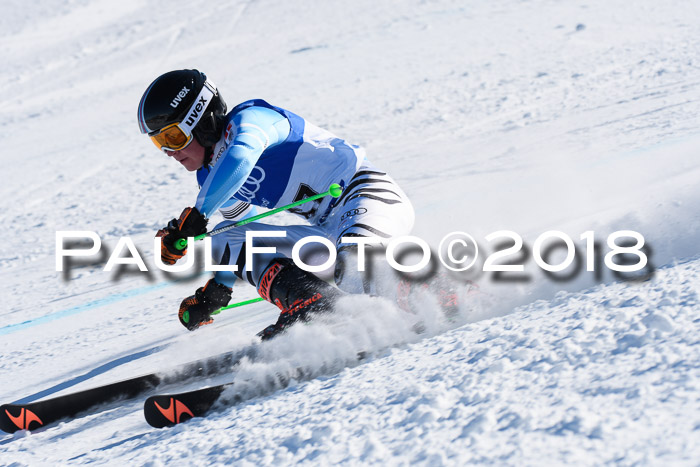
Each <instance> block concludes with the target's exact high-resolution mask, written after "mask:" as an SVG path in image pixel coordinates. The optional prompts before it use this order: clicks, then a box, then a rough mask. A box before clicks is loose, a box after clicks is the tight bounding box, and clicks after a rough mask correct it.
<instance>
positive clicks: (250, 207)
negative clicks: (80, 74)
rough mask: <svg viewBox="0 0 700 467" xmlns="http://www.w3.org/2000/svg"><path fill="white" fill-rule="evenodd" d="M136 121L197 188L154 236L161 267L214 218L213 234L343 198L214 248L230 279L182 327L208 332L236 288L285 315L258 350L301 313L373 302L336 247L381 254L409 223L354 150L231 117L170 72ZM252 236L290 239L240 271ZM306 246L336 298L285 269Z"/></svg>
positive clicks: (197, 78)
mask: <svg viewBox="0 0 700 467" xmlns="http://www.w3.org/2000/svg"><path fill="white" fill-rule="evenodd" d="M138 121H139V127H140V129H141V133H144V134H147V135H148V136H149V137H150V138H151V140H152V141H153V143H154V144H155V145H156V146H157V147H158V148H159V149H161V150H163V152H165V154H166V155H168V156H169V157H172V158H174V159H175V160H176V161H178V162H179V163H180V164H182V165H183V166H184V167H185V169H187V170H188V171H190V172H194V171H196V174H197V181H198V184H199V187H200V188H199V194H198V196H197V199H196V202H195V205H194V206H193V207H188V208H185V209H184V210H183V211H182V213H181V214H180V217H179V218H178V219H173V220H172V221H170V222H169V223H168V225H167V226H166V227H165V228H163V229H161V230H159V231H158V233H157V236H158V237H161V240H162V248H161V258H162V261H163V262H164V263H167V264H175V262H176V261H177V260H178V259H180V258H182V257H183V256H184V255H185V254H186V251H187V250H186V249H184V250H178V249H177V248H176V247H175V243H176V242H177V241H178V240H179V239H181V238H187V237H192V236H196V235H200V234H203V233H205V232H207V227H208V226H207V224H208V219H209V218H210V217H211V216H212V215H213V214H214V213H215V212H216V210H217V209H218V210H219V211H220V212H221V214H222V215H223V217H224V219H225V220H224V221H223V222H222V223H220V224H219V225H217V226H216V228H219V227H223V226H225V225H230V224H231V223H234V222H237V221H240V220H242V219H245V218H247V217H250V216H253V215H255V214H256V208H255V207H256V206H260V207H263V208H270V209H272V208H275V207H279V206H283V205H286V204H289V203H292V202H295V201H298V200H302V199H304V198H307V197H310V196H313V195H315V194H317V193H321V192H325V191H326V190H327V189H328V187H329V186H330V185H331V184H332V183H338V184H340V185H341V187H342V188H343V193H342V195H341V196H340V197H339V198H331V197H329V196H326V197H323V198H320V199H318V200H315V201H313V202H309V203H306V204H304V205H302V206H299V207H298V208H293V209H290V212H293V213H294V214H296V215H297V216H299V217H300V218H302V219H304V221H306V222H307V224H306V225H304V224H300V225H290V226H277V225H268V224H263V223H258V222H253V223H250V224H247V225H245V226H241V227H239V228H235V229H232V230H229V231H227V232H224V233H221V234H219V235H215V236H213V237H212V252H213V256H214V258H213V261H214V262H215V263H216V264H219V265H233V264H235V265H237V266H238V270H237V272H235V273H232V272H228V271H219V272H216V274H215V275H214V277H213V278H212V279H210V280H209V281H208V282H207V283H206V285H204V286H203V287H201V288H199V289H197V291H196V292H195V294H194V295H192V296H190V297H187V298H185V299H184V300H183V302H182V304H181V305H180V309H179V313H178V316H179V318H180V322H181V323H182V324H183V325H184V326H186V327H187V328H188V329H190V330H194V329H197V328H198V327H200V326H201V325H204V324H208V323H211V322H212V318H211V313H212V312H213V311H215V310H217V309H218V308H220V307H222V306H226V305H227V304H228V302H229V301H230V299H231V287H232V286H233V283H234V281H235V280H236V278H238V279H242V280H247V281H248V282H250V284H252V285H253V286H254V287H256V288H257V291H258V293H259V294H260V296H261V297H263V298H264V299H265V300H267V301H268V302H270V303H273V304H274V305H276V306H277V307H279V308H280V310H281V313H280V316H279V319H278V320H277V322H276V323H275V324H273V325H270V326H268V327H267V328H266V329H264V330H263V331H261V333H260V336H261V337H262V338H263V339H268V338H271V337H273V336H275V335H276V334H278V333H279V332H281V331H283V330H284V329H285V328H287V327H288V326H289V325H291V324H292V323H294V322H295V321H297V320H298V319H300V318H301V319H306V318H308V316H309V313H316V312H323V311H327V310H331V309H332V308H333V305H334V303H335V302H336V301H337V299H338V298H339V297H341V296H342V295H344V294H345V293H370V292H372V290H371V289H372V287H373V285H372V284H371V283H369V281H368V280H367V277H366V276H365V275H364V274H363V273H360V272H358V271H357V269H358V268H357V262H356V259H355V255H356V254H357V245H356V244H355V243H347V242H343V241H342V238H343V237H378V238H380V239H381V244H380V246H382V245H383V246H385V245H386V243H387V242H388V241H389V240H390V239H391V238H393V237H396V236H401V235H406V234H408V233H409V232H410V231H411V229H412V227H413V223H414V218H415V215H414V211H413V207H412V205H411V203H410V201H409V200H408V198H407V196H406V194H405V193H404V192H403V190H402V189H401V188H400V187H399V186H398V185H397V184H396V182H395V181H394V180H393V179H392V178H391V177H390V176H389V175H388V174H387V173H386V172H384V171H383V170H381V169H379V168H377V167H375V166H374V165H372V164H371V163H370V162H369V161H368V160H367V159H366V158H365V152H364V150H363V149H362V148H360V147H359V146H355V145H353V144H350V143H348V142H346V141H345V140H342V139H340V138H338V137H336V136H335V135H333V134H332V133H330V132H328V131H326V130H323V129H321V128H319V127H317V126H315V125H313V124H311V123H309V122H308V121H306V120H305V119H303V118H302V117H299V116H298V115H296V114H294V113H292V112H290V111H288V110H285V109H282V108H280V107H276V106H274V105H271V104H268V103H267V102H265V101H264V100H261V99H254V100H249V101H246V102H243V103H241V104H239V105H237V106H235V107H234V108H233V109H232V110H231V111H230V112H228V113H227V107H226V103H225V102H224V100H223V98H222V97H221V95H220V94H219V91H218V89H217V88H216V86H215V85H214V84H213V83H212V82H211V81H209V80H208V79H207V77H206V75H205V74H204V73H202V72H200V71H197V70H176V71H171V72H168V73H165V74H163V75H161V76H159V77H158V78H156V80H155V81H153V83H151V85H150V86H149V87H148V88H147V90H146V92H145V93H144V95H143V97H142V98H141V101H140V103H139V107H138ZM248 230H254V231H261V230H262V231H270V232H273V231H274V232H280V231H285V232H286V234H285V235H286V236H285V237H282V238H275V239H274V241H273V240H271V239H265V241H264V242H262V241H261V242H259V243H260V244H262V245H265V246H270V245H274V246H275V247H276V249H277V252H276V253H263V254H256V255H255V258H257V260H256V261H255V262H254V263H253V264H252V265H248V264H246V246H247V247H248V248H250V247H251V245H246V242H245V238H246V231H248ZM280 235H281V234H280ZM312 235H315V236H322V237H325V238H327V239H329V240H330V241H332V242H333V244H334V245H335V248H336V251H337V261H336V266H335V274H334V279H335V284H336V285H337V287H338V288H336V287H333V286H332V285H330V284H328V283H326V282H325V281H323V280H321V279H319V278H318V277H316V276H315V275H314V274H311V273H309V272H306V271H304V270H302V269H301V268H299V267H298V266H297V265H295V264H294V262H293V261H292V260H291V259H290V257H291V251H292V247H293V245H294V244H295V243H296V242H297V241H298V240H300V239H302V238H304V237H307V236H312ZM256 246H258V245H256ZM185 312H187V313H185Z"/></svg>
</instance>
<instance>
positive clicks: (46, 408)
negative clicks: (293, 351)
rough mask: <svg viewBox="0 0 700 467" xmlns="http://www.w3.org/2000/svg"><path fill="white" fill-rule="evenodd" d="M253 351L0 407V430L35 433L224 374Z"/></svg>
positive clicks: (253, 346)
mask: <svg viewBox="0 0 700 467" xmlns="http://www.w3.org/2000/svg"><path fill="white" fill-rule="evenodd" d="M256 350H257V347H256V346H255V345H252V346H250V347H247V348H245V349H243V350H240V351H235V352H226V353H223V354H221V355H217V356H214V357H210V358H206V359H203V360H199V361H195V362H190V363H185V364H183V365H182V366H180V367H177V368H176V369H174V370H172V371H169V372H163V373H162V374H160V373H150V374H146V375H141V376H137V377H135V378H130V379H126V380H123V381H118V382H116V383H110V384H106V385H104V386H98V387H96V388H91V389H86V390H84V391H79V392H74V393H70V394H66V395H63V396H58V397H54V398H51V399H46V400H42V401H38V402H30V403H27V404H3V405H2V406H0V429H2V430H3V431H6V432H8V433H14V432H15V431H17V430H33V429H37V428H40V427H43V426H46V425H48V424H50V423H53V422H55V421H57V420H60V419H62V418H67V417H73V416H75V415H77V414H79V413H81V412H86V411H88V410H90V409H93V408H95V407H97V406H100V405H103V404H106V403H109V402H114V401H116V400H123V399H131V398H134V397H137V396H139V395H141V394H143V393H145V392H148V391H150V390H152V389H154V388H156V387H157V386H160V385H167V384H173V383H178V382H184V381H187V380H189V379H193V378H198V377H206V376H213V375H216V374H220V373H223V372H227V371H230V370H231V367H233V366H234V365H236V363H238V362H239V361H240V360H241V359H242V358H244V357H254V355H255V353H256Z"/></svg>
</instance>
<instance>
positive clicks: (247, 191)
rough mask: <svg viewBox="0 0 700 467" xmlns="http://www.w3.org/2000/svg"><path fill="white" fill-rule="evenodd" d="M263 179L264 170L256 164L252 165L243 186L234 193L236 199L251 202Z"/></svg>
mask: <svg viewBox="0 0 700 467" xmlns="http://www.w3.org/2000/svg"><path fill="white" fill-rule="evenodd" d="M263 180H265V170H263V169H262V168H261V167H258V166H257V165H256V166H255V167H253V171H252V172H251V173H250V175H249V176H248V178H247V179H246V181H245V183H244V184H243V186H242V187H241V188H240V190H238V192H237V193H236V196H237V197H238V199H240V200H242V201H245V202H247V203H252V202H253V199H254V198H255V194H256V193H257V192H258V191H259V190H260V185H261V184H262V182H263Z"/></svg>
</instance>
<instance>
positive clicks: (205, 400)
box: [143, 383, 233, 428]
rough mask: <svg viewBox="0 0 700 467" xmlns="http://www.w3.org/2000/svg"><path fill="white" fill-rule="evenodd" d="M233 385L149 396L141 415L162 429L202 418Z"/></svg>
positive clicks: (153, 425) (149, 422)
mask: <svg viewBox="0 0 700 467" xmlns="http://www.w3.org/2000/svg"><path fill="white" fill-rule="evenodd" d="M232 385H233V383H226V384H220V385H218V386H210V387H207V388H202V389H197V390H194V391H187V392H181V393H179V394H162V395H157V396H151V397H149V398H148V399H146V402H144V404H143V414H144V416H145V417H146V421H147V422H148V424H149V425H151V426H152V427H155V428H164V427H166V426H173V425H176V424H178V423H182V422H184V421H187V420H189V419H190V418H193V417H202V416H204V415H205V414H206V413H207V412H208V411H209V409H211V407H212V406H213V405H214V403H216V401H217V400H219V396H221V393H223V392H224V390H226V388H228V387H230V386H232Z"/></svg>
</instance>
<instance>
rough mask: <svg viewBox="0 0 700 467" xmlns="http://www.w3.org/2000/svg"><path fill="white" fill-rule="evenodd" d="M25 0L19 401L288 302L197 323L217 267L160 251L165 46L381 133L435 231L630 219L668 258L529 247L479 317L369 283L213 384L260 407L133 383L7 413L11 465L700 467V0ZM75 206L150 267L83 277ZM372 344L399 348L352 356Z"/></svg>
mask: <svg viewBox="0 0 700 467" xmlns="http://www.w3.org/2000/svg"><path fill="white" fill-rule="evenodd" d="M6 3H7V5H6V6H5V8H4V9H3V15H2V16H1V17H0V40H1V41H2V44H3V50H4V54H3V59H4V67H3V68H2V70H0V78H2V82H3V83H4V84H3V86H2V88H0V101H1V102H2V106H0V144H1V147H2V148H3V151H2V153H1V155H0V158H1V160H2V161H3V183H2V184H1V185H0V198H1V199H3V200H4V203H3V209H2V210H1V211H0V223H1V224H2V225H4V226H6V228H7V229H8V231H9V232H11V235H6V236H5V237H6V238H5V241H4V243H3V246H2V250H0V283H2V284H3V285H2V291H3V299H4V305H5V307H4V308H3V310H2V311H0V316H1V317H2V318H3V324H2V326H3V328H1V329H2V330H0V343H2V345H1V346H0V357H1V358H0V382H1V383H2V384H1V385H0V387H1V391H0V392H1V394H0V396H2V400H1V401H0V402H3V403H5V402H11V401H15V400H19V399H23V398H26V397H28V396H31V395H34V396H37V397H38V396H47V395H55V394H60V393H61V392H62V391H73V390H76V389H82V388H87V387H91V386H93V385H96V384H100V383H106V382H110V381H115V380H118V379H122V378H126V377H130V376H134V375H136V374H141V373H145V372H150V371H154V370H159V369H160V370H162V369H164V368H169V367H172V366H174V365H176V364H177V363H182V362H186V361H191V360H196V359H199V358H203V357H206V356H208V355H214V354H216V353H219V352H223V351H227V350H230V349H236V348H242V347H244V346H245V345H248V344H250V343H251V342H253V341H254V334H255V332H257V331H259V330H260V329H262V328H263V327H264V326H265V325H267V324H269V323H271V322H273V321H274V320H275V318H276V315H277V312H276V309H274V308H273V307H271V306H269V305H266V304H257V305H251V306H248V307H246V308H245V309H237V310H232V311H231V312H230V313H222V314H221V315H219V316H218V317H217V318H216V322H215V324H214V325H213V326H209V327H207V328H204V329H202V330H200V331H198V332H196V333H186V332H184V331H183V329H182V327H181V326H180V325H179V323H178V322H177V320H176V317H175V313H176V309H177V306H178V304H179V303H180V301H181V299H182V298H183V297H185V296H187V295H190V294H191V293H192V292H193V291H194V290H195V289H196V288H197V287H199V286H200V285H201V284H202V283H203V282H204V280H205V278H203V277H202V276H198V275H195V276H194V277H190V278H182V280H181V281H177V282H173V281H170V280H169V278H167V277H166V276H165V275H163V274H162V273H160V272H159V271H156V270H155V268H154V266H153V261H152V259H150V258H152V254H153V252H152V236H153V234H154V231H155V230H157V229H158V228H159V227H161V226H162V225H164V224H165V223H166V222H167V221H168V220H169V219H170V218H172V217H173V216H176V215H177V214H179V212H180V211H181V209H182V208H183V207H184V206H189V205H191V204H193V201H194V198H195V196H196V183H195V181H194V179H193V177H192V175H191V174H188V173H186V172H185V171H184V170H182V169H181V168H180V167H178V165H177V164H176V163H174V162H173V161H171V160H168V158H166V157H164V156H162V155H159V154H158V152H157V151H155V150H154V148H153V147H152V145H151V144H150V142H148V141H147V139H145V138H144V137H142V136H141V135H139V134H138V130H137V125H136V122H135V113H136V106H137V104H138V100H139V98H140V96H141V93H142V92H143V90H144V89H145V86H146V85H147V84H148V83H149V82H150V81H151V80H152V79H154V78H155V77H156V76H157V75H159V74H160V73H162V72H164V71H166V70H169V69H174V68H181V67H197V68H199V69H201V70H204V71H206V72H207V73H208V74H209V76H210V78H211V79H212V80H214V82H216V83H217V85H218V86H219V87H220V89H221V91H222V93H223V95H224V97H225V99H226V101H227V103H228V104H229V107H232V106H233V105H235V104H236V103H238V102H240V101H243V100H246V99H249V98H256V97H260V98H264V99H266V100H268V101H269V102H272V103H274V104H277V105H280V106H282V107H286V108H289V109H290V110H292V111H294V112H298V113H300V114H302V115H304V116H305V117H307V118H308V119H309V120H311V121H313V122H315V123H317V124H319V125H320V126H323V127H326V128H328V129H329V130H331V131H333V132H335V133H337V134H338V135H339V136H340V137H343V138H347V139H348V140H350V141H351V142H353V143H357V144H361V145H363V146H364V147H366V149H367V152H368V157H369V158H370V160H372V161H373V162H374V163H375V164H377V165H378V166H379V167H382V168H385V169H387V170H389V171H390V172H391V174H392V175H393V176H394V177H395V178H396V179H397V180H398V181H399V182H400V183H401V185H402V186H403V187H404V189H405V190H406V192H407V193H408V194H409V196H410V197H411V199H412V201H413V203H414V206H415V207H416V211H417V224H416V229H415V234H416V235H418V236H421V237H422V238H425V239H427V240H429V241H430V242H431V244H433V245H437V244H438V242H439V240H440V238H441V237H442V236H443V235H444V234H446V233H448V232H450V231H453V230H465V231H468V232H470V233H471V234H473V235H474V236H476V237H477V238H483V237H484V236H485V235H486V234H488V233H490V232H493V231H495V230H501V229H510V230H515V231H516V232H518V233H520V234H521V235H522V236H523V238H524V239H525V241H526V243H528V244H530V245H531V244H532V242H533V241H534V239H535V238H536V237H537V235H539V234H541V233H542V232H544V231H547V230H553V229H556V230H563V231H565V232H567V233H569V234H570V235H571V236H572V238H574V240H577V239H578V237H579V235H580V234H581V233H582V232H584V231H587V230H595V231H596V234H597V235H598V239H604V237H605V235H607V234H608V233H609V232H612V231H614V230H619V229H633V230H638V231H640V232H642V233H643V234H644V236H645V238H646V240H647V242H648V244H649V245H650V246H651V247H652V249H653V254H652V257H651V258H652V262H653V264H654V265H655V266H656V267H661V269H659V270H658V271H657V272H656V274H655V275H654V276H653V277H652V279H651V280H649V281H646V282H614V281H615V280H617V278H616V277H614V276H613V275H612V274H610V272H609V271H607V272H604V273H603V274H602V277H600V278H599V279H596V278H595V277H594V275H593V274H590V273H585V272H584V273H582V274H579V275H578V276H577V278H576V279H575V280H571V281H568V282H562V283H559V282H552V281H551V280H548V279H546V278H544V277H543V276H542V275H541V274H537V273H536V271H535V268H534V265H533V264H532V261H530V262H529V263H528V264H527V265H526V273H527V274H530V275H531V276H532V278H533V280H532V281H530V282H527V283H516V284H514V283H507V284H500V285H499V284H496V283H493V282H492V281H490V280H489V279H488V277H477V278H476V279H478V281H479V285H480V286H481V288H482V290H483V291H484V292H485V293H484V296H485V297H490V299H485V300H484V301H483V303H481V302H479V303H477V302H470V304H469V305H468V306H465V307H464V309H463V310H462V311H463V314H462V316H460V319H459V320H458V321H457V322H452V323H444V322H442V321H441V319H440V317H439V315H437V314H436V313H435V307H434V304H433V302H431V299H430V298H429V297H426V298H425V302H424V303H423V305H424V307H423V308H424V310H423V311H422V313H421V316H420V319H422V320H424V321H425V322H426V323H427V324H428V330H427V333H426V334H425V335H423V336H415V335H413V334H412V333H411V332H410V330H409V329H410V324H411V323H410V322H408V321H406V320H405V319H404V318H406V317H405V316H404V317H403V318H401V317H400V316H401V315H400V314H397V312H396V310H395V308H393V307H391V306H390V305H388V304H386V303H383V302H381V301H379V302H377V301H373V300H372V299H368V298H363V297H359V298H356V299H355V301H349V302H348V303H346V305H345V306H346V307H347V308H346V310H345V313H344V315H347V316H349V317H354V319H355V320H356V321H355V322H354V324H353V321H352V320H350V321H349V322H345V323H342V324H341V325H338V324H336V325H330V324H323V323H316V324H315V325H312V326H308V327H302V328H299V329H295V330H294V331H293V332H291V333H290V334H289V335H288V336H284V337H283V338H281V339H280V340H279V341H278V342H274V343H270V345H266V346H265V347H264V349H265V352H264V358H263V359H262V360H261V361H258V362H244V363H243V364H242V365H241V366H240V368H239V371H238V372H237V373H236V374H235V375H228V376H221V377H218V378H213V379H211V380H207V383H212V384H214V383H220V382H222V381H227V380H235V381H236V384H235V385H234V391H233V392H235V393H236V395H243V396H244V398H245V399H246V401H245V402H243V403H241V404H239V405H238V406H235V407H220V408H219V410H217V411H216V412H214V413H213V414H212V415H211V417H208V418H206V419H201V420H193V421H191V422H189V423H186V424H184V425H181V426H178V427H175V428H172V429H166V430H162V431H156V430H152V429H150V427H148V425H146V423H145V422H144V421H143V417H142V414H141V407H142V400H135V401H130V402H127V403H125V404H123V405H121V406H115V405H111V406H108V408H107V410H106V411H104V412H100V413H95V414H91V415H88V416H86V417H84V418H79V419H75V420H72V421H66V422H63V423H60V424H58V425H56V426H52V427H48V428H46V429H42V430H38V431H36V432H32V433H28V432H19V433H16V434H15V435H3V436H2V437H0V464H3V465H16V466H20V465H63V464H87V463H93V464H113V465H126V464H142V465H153V466H156V465H164V464H180V463H187V464H191V465H211V464H224V463H232V462H235V463H240V464H242V465H246V464H247V465H253V464H255V465H260V464H264V465H268V464H295V463H302V464H304V463H306V464H314V465H315V464H320V465H329V464H335V463H345V464H390V465H396V464H400V465H403V464H409V463H411V464H413V463H417V464H423V465H440V464H448V465H463V464H466V463H469V464H485V463H495V464H512V465H523V464H525V465H535V464H536V465H541V464H542V463H547V464H551V463H554V464H588V465H590V464H601V463H615V464H623V465H638V464H657V465H658V464H662V463H670V464H672V465H698V461H697V459H700V448H698V446H700V442H699V441H700V396H699V395H698V394H699V388H698V385H699V384H700V383H699V382H698V381H700V379H699V376H700V375H699V374H698V373H699V370H698V368H699V367H700V359H699V358H698V337H697V336H698V335H700V333H699V331H700V329H699V328H700V325H699V324H700V319H699V318H698V309H699V306H698V293H699V289H700V259H698V256H697V255H698V254H699V253H700V251H698V239H699V238H700V216H699V215H698V213H699V212H700V190H699V189H698V186H700V184H698V180H700V164H699V162H698V161H699V159H698V157H697V148H698V147H699V145H700V133H699V130H698V119H697V115H698V114H699V113H700V62H699V61H698V56H700V39H699V38H698V37H699V36H698V35H697V34H696V32H697V31H696V29H697V28H696V27H695V23H694V22H693V20H692V18H696V17H698V16H699V15H700V4H698V3H697V2H695V1H692V0H681V1H679V2H675V3H674V5H673V7H669V5H667V4H664V3H658V2H652V1H649V0H644V1H641V2H636V3H635V5H634V7H631V6H630V4H629V3H628V2H622V1H618V0H616V1H605V2H603V1H600V0H595V1H592V2H586V3H580V2H573V3H572V2H564V3H562V2H555V1H546V0H543V1H536V2H516V1H514V0H500V1H478V2H469V3H468V4H465V3H464V2H459V1H457V0H435V1H419V0H410V1H403V2H398V1H390V2H379V3H378V2H370V1H367V0H361V1H358V2H337V1H328V2H321V1H319V0H314V1H311V2H306V3H305V4H304V6H303V7H300V6H299V5H298V4H295V3H293V2H287V3H285V2H281V1H279V0H268V1H262V2H252V1H242V0H240V1H234V2H228V3H226V4H214V5H213V4H211V2H204V1H201V0H194V1H188V2H184V1H180V0H175V1H172V2H169V3H168V8H167V9H164V8H163V5H157V4H144V3H143V2H137V1H135V0H126V1H121V2H119V4H118V5H117V4H115V3H114V2H109V1H107V0H98V1H87V0H74V1H67V0H66V1H63V0H51V1H49V0H38V1H35V2H31V3H29V4H27V3H26V2H19V1H16V0H10V1H8V2H6ZM286 219H289V218H286ZM284 220H285V218H279V219H273V220H272V222H275V223H281V222H284ZM214 222H216V221H214ZM56 230H94V231H96V232H98V233H99V234H100V236H101V238H102V241H103V244H104V246H105V248H106V249H107V250H110V249H111V248H112V247H113V246H114V245H115V244H116V241H117V239H118V237H120V236H123V235H128V236H130V237H132V239H133V240H134V241H135V243H136V245H137V246H138V248H139V250H140V251H141V253H142V255H143V256H144V258H145V259H146V263H147V264H148V266H149V269H150V270H151V271H153V272H152V273H151V274H149V275H147V276H146V275H143V274H135V273H133V271H124V272H122V273H121V274H118V273H107V272H103V271H102V265H103V263H102V264H100V263H99V262H95V263H94V264H82V265H80V266H79V267H75V268H72V269H71V271H70V274H69V275H62V274H60V273H58V272H56V271H55V270H54V269H55V258H54V244H55V231H56ZM103 261H104V258H103ZM599 282H603V284H599ZM253 296H255V292H254V291H253V290H252V289H251V288H250V287H247V286H245V285H242V284H241V285H237V286H236V288H235V289H234V300H243V299H246V298H251V297H253ZM496 298H497V299H496ZM86 304H87V305H86ZM52 317H55V318H57V319H52ZM415 319H418V318H415ZM25 322H26V323H27V324H26V325H24V326H20V323H25ZM465 323H466V324H465ZM12 325H16V326H14V327H7V328H6V327H5V326H12ZM329 326H330V327H329ZM341 329H342V330H343V331H342V332H341V331H340V330H341ZM387 347H388V349H387ZM381 349H385V350H381ZM359 350H374V351H376V353H375V354H373V355H372V356H371V357H370V359H369V361H365V362H362V363H361V364H357V363H356V362H355V361H354V356H355V355H356V353H357V351H359ZM299 368H302V369H303V370H304V371H305V374H306V377H305V378H303V379H302V380H298V381H295V380H292V382H291V385H290V386H288V387H283V386H284V385H283V384H280V383H279V382H277V383H273V384H272V385H270V384H269V381H271V380H272V381H276V378H279V377H280V376H282V377H283V378H282V379H285V378H288V377H293V376H294V375H296V372H297V370H298V369H299ZM309 378H315V379H311V380H308V379H309ZM200 384H202V383H201V382H199V383H192V385H190V386H187V387H191V388H194V387H196V386H198V385H200ZM228 395H229V396H233V395H234V394H233V393H231V394H228ZM193 446H196V449H195V448H193Z"/></svg>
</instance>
